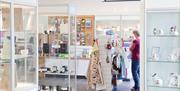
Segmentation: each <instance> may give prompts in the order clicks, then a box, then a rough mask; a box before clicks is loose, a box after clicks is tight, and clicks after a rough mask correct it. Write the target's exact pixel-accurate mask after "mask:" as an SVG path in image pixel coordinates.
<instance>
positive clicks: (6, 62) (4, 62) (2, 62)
mask: <svg viewBox="0 0 180 91" xmlns="http://www.w3.org/2000/svg"><path fill="white" fill-rule="evenodd" d="M8 63H10V62H9V61H2V60H1V61H0V64H8Z"/></svg>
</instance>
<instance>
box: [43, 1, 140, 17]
mask: <svg viewBox="0 0 180 91" xmlns="http://www.w3.org/2000/svg"><path fill="white" fill-rule="evenodd" d="M60 4H72V5H74V6H75V7H76V12H77V14H79V15H86V14H87V15H122V14H123V15H139V14H140V5H141V4H140V2H138V1H133V2H103V0H39V6H40V7H41V6H42V5H60Z"/></svg>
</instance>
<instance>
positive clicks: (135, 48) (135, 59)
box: [130, 31, 140, 91]
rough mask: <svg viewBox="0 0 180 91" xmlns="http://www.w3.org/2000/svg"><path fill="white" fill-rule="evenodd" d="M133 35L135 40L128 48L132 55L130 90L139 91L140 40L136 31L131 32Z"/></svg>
mask: <svg viewBox="0 0 180 91" xmlns="http://www.w3.org/2000/svg"><path fill="white" fill-rule="evenodd" d="M133 35H134V37H135V39H134V40H133V42H132V45H131V47H130V51H131V53H132V57H131V59H132V75H133V80H134V83H135V85H134V87H133V88H132V90H135V91H139V86H140V74H139V69H140V66H139V63H140V57H139V55H140V39H139V36H140V34H139V32H138V31H133Z"/></svg>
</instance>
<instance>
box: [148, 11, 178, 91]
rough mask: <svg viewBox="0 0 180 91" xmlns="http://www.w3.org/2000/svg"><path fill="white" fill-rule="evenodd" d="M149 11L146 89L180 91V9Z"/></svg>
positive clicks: (152, 90) (151, 90)
mask: <svg viewBox="0 0 180 91" xmlns="http://www.w3.org/2000/svg"><path fill="white" fill-rule="evenodd" d="M145 14H146V17H145V27H146V31H145V32H146V33H145V34H146V35H145V39H146V42H145V46H146V47H145V48H146V49H145V50H146V71H145V72H146V78H145V79H146V91H179V90H180V10H176V9H174V10H173V9H172V10H169V9H168V10H166V9H162V10H155V9H154V10H146V11H145Z"/></svg>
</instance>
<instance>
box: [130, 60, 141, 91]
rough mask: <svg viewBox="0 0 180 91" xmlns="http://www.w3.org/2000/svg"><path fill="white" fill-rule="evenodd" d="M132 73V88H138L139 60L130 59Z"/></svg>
mask: <svg viewBox="0 0 180 91" xmlns="http://www.w3.org/2000/svg"><path fill="white" fill-rule="evenodd" d="M131 68H132V75H133V80H134V83H135V86H134V88H135V89H139V86H140V73H139V70H140V69H139V68H140V66H139V60H132V67H131Z"/></svg>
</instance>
